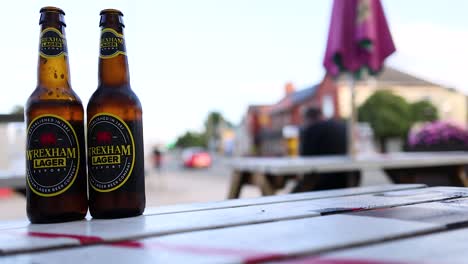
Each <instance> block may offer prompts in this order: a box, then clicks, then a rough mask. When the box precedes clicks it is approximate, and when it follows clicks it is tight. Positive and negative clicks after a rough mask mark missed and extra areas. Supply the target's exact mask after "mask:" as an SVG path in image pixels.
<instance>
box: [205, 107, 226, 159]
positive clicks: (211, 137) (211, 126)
mask: <svg viewBox="0 0 468 264" xmlns="http://www.w3.org/2000/svg"><path fill="white" fill-rule="evenodd" d="M231 126H232V125H231V123H230V122H229V121H227V120H226V119H225V118H224V117H223V115H222V114H221V113H220V112H218V111H213V112H210V113H209V114H208V117H207V118H206V120H205V135H206V139H207V144H208V148H210V149H211V150H216V149H218V148H219V144H220V141H221V130H222V128H223V127H231Z"/></svg>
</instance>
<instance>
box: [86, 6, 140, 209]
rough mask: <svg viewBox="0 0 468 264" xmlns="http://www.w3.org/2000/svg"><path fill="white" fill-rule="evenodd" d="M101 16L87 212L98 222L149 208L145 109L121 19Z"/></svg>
mask: <svg viewBox="0 0 468 264" xmlns="http://www.w3.org/2000/svg"><path fill="white" fill-rule="evenodd" d="M100 15H101V20H100V24H99V25H100V27H101V44H100V56H99V83H98V88H97V90H96V91H95V92H94V94H93V95H92V96H91V99H90V101H89V103H88V108H87V118H88V121H87V128H88V131H87V136H88V137H87V142H88V176H89V208H90V212H91V215H92V216H93V217H94V218H119V217H130V216H136V215H140V214H142V213H143V211H144V209H145V178H144V157H143V124H142V109H141V104H140V100H139V99H138V97H137V96H136V95H135V93H134V92H133V91H132V89H131V87H130V78H129V72H128V62H127V54H126V49H125V42H124V37H123V28H124V24H123V20H122V17H123V14H122V13H121V12H120V11H118V10H115V9H106V10H103V11H101V14H100Z"/></svg>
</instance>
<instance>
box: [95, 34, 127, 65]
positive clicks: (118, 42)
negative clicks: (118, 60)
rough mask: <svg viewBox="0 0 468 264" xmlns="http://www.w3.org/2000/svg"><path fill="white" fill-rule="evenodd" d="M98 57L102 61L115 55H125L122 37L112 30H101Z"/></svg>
mask: <svg viewBox="0 0 468 264" xmlns="http://www.w3.org/2000/svg"><path fill="white" fill-rule="evenodd" d="M99 55H100V57H101V58H102V59H109V58H114V57H115V56H117V55H126V50H125V40H124V36H123V35H122V34H119V33H118V32H117V31H115V30H114V29H112V28H103V29H102V31H101V47H100V54H99Z"/></svg>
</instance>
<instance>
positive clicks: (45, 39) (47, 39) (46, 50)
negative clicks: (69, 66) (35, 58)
mask: <svg viewBox="0 0 468 264" xmlns="http://www.w3.org/2000/svg"><path fill="white" fill-rule="evenodd" d="M40 39H41V41H40V44H39V54H40V55H41V57H44V58H51V57H58V56H61V55H67V41H66V40H65V37H64V36H63V34H62V33H61V32H60V31H59V30H58V29H56V28H53V27H49V28H46V29H44V30H43V31H42V32H41V36H40Z"/></svg>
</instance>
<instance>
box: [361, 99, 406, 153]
mask: <svg viewBox="0 0 468 264" xmlns="http://www.w3.org/2000/svg"><path fill="white" fill-rule="evenodd" d="M358 120H359V121H362V122H368V123H369V124H370V126H371V127H372V129H373V130H374V134H375V136H376V138H377V139H378V140H379V142H380V146H381V149H382V151H383V152H386V141H387V139H388V138H391V137H399V138H406V135H407V134H408V131H409V129H410V127H411V125H412V124H413V120H412V113H411V106H410V104H408V103H407V102H406V100H405V99H404V98H403V97H401V96H398V95H395V94H393V93H392V92H391V91H388V90H379V91H377V92H375V93H374V94H373V95H372V96H370V97H369V98H368V99H367V100H366V101H365V102H364V104H363V105H362V106H361V107H359V109H358Z"/></svg>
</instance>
